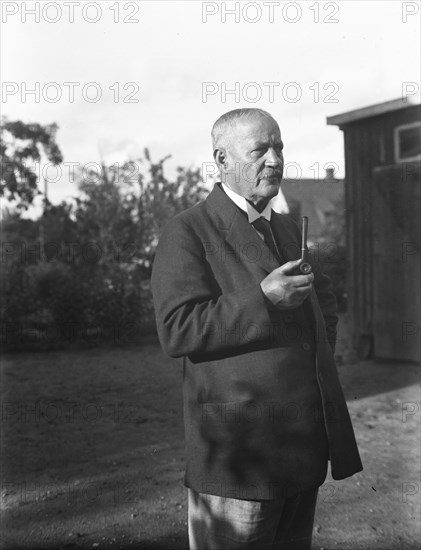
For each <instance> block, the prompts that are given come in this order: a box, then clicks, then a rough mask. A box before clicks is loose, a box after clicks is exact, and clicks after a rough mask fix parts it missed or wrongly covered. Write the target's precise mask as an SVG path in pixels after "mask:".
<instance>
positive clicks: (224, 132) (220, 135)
mask: <svg viewBox="0 0 421 550" xmlns="http://www.w3.org/2000/svg"><path fill="white" fill-rule="evenodd" d="M260 117H265V118H269V119H270V120H273V122H275V124H276V125H277V122H276V120H275V119H274V118H273V116H272V115H271V114H269V113H268V112H267V111H264V110H263V109H256V108H248V109H234V110H233V111H228V112H227V113H224V114H223V115H222V116H220V117H219V118H218V120H217V121H216V122H215V124H214V125H213V127H212V132H211V136H212V146H213V150H214V151H215V149H225V148H226V147H227V145H228V144H229V139H230V136H231V134H232V130H233V128H234V127H235V124H236V123H237V122H238V120H240V119H242V120H256V119H258V118H260Z"/></svg>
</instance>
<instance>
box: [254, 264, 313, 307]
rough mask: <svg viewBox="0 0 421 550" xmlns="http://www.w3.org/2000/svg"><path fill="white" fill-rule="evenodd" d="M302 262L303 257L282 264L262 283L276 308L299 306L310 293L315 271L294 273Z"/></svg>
mask: <svg viewBox="0 0 421 550" xmlns="http://www.w3.org/2000/svg"><path fill="white" fill-rule="evenodd" d="M301 262H302V259H299V260H295V261H293V262H287V263H286V264H284V265H281V267H278V268H276V269H274V270H273V271H272V273H269V275H268V276H267V277H266V279H263V281H262V282H261V283H260V286H261V288H262V291H263V293H264V295H265V296H266V298H267V299H268V300H269V301H270V302H271V303H272V304H273V305H274V306H275V307H276V308H278V309H294V308H297V307H299V306H300V305H301V304H302V303H303V301H304V300H305V299H306V298H307V296H308V295H309V294H310V291H311V287H312V282H313V279H314V275H313V273H308V274H307V275H293V272H294V271H296V269H297V268H298V267H299V265H300V263H301Z"/></svg>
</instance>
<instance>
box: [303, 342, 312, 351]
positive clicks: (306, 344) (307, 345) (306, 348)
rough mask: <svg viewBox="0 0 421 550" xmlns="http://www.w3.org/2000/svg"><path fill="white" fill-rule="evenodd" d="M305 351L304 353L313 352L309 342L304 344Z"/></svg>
mask: <svg viewBox="0 0 421 550" xmlns="http://www.w3.org/2000/svg"><path fill="white" fill-rule="evenodd" d="M303 350H304V351H310V350H311V346H310V344H309V343H308V342H304V344H303Z"/></svg>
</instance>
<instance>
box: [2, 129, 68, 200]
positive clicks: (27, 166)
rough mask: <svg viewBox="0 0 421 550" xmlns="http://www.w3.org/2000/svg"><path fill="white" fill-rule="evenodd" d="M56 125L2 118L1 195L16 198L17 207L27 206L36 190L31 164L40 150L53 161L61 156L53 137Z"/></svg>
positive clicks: (60, 159) (37, 156)
mask: <svg viewBox="0 0 421 550" xmlns="http://www.w3.org/2000/svg"><path fill="white" fill-rule="evenodd" d="M57 128H58V127H57V125H56V124H49V125H46V126H42V125H41V124H36V123H31V124H25V123H24V122H21V121H20V120H17V121H8V120H7V119H3V120H2V124H1V134H0V163H1V174H0V196H4V197H6V199H8V200H11V201H17V208H19V209H26V208H28V206H29V205H30V204H32V202H33V200H34V198H35V196H36V195H38V194H39V191H38V188H37V175H36V173H35V171H34V166H35V164H36V163H39V162H40V160H41V154H42V153H43V154H44V155H45V156H46V158H47V159H48V160H49V161H50V162H52V163H53V164H58V163H60V162H62V160H63V156H62V154H61V151H60V149H59V147H58V145H57V143H56V139H55V138H56V132H57Z"/></svg>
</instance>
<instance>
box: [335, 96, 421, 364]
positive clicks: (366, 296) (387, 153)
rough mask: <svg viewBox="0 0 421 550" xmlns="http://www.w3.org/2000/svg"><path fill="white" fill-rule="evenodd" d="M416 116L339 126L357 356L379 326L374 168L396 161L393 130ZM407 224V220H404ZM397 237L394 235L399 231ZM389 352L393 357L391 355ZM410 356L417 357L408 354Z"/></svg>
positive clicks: (415, 110)
mask: <svg viewBox="0 0 421 550" xmlns="http://www.w3.org/2000/svg"><path fill="white" fill-rule="evenodd" d="M420 114H421V106H419V105H415V106H408V108H406V109H401V110H398V111H395V112H389V113H385V114H382V115H379V116H375V117H370V118H367V119H362V120H358V121H355V122H352V123H349V124H345V125H343V126H342V127H341V129H342V130H343V131H344V141H345V164H346V179H345V181H346V184H345V199H346V217H347V248H348V254H349V266H348V267H349V269H348V274H349V278H348V290H349V304H350V312H351V317H352V327H353V343H354V345H355V346H356V347H359V348H360V351H361V355H362V356H367V355H368V354H369V353H370V352H373V351H374V352H375V339H376V334H375V327H377V328H378V327H379V322H378V319H375V317H374V316H375V311H374V300H375V294H376V292H375V290H376V288H377V286H376V285H378V284H379V281H377V280H376V276H375V274H374V271H373V269H374V252H375V250H374V246H373V235H374V233H375V231H374V229H375V228H376V231H378V230H379V228H382V225H384V224H385V223H386V220H385V219H384V215H385V212H384V210H382V209H376V210H374V209H373V205H374V201H377V200H378V194H377V192H376V191H375V170H378V169H379V168H381V167H384V168H386V167H387V166H391V165H393V164H394V163H395V159H394V129H395V128H396V127H397V126H400V125H401V124H407V123H410V122H414V121H417V120H419V119H420ZM399 166H400V165H398V168H399ZM395 173H396V171H395ZM419 183H420V178H419V176H418V180H417V184H416V185H418V186H419ZM396 185H397V186H399V185H402V182H401V180H399V179H398V180H397V181H396ZM416 185H415V189H416ZM412 200H413V201H414V204H412V205H411V208H410V209H409V210H408V216H410V217H413V216H415V217H416V218H418V219H419V217H420V216H421V213H420V199H419V193H418V195H417V191H414V196H413V199H412ZM408 223H412V222H409V220H408ZM385 230H386V227H385ZM389 230H390V228H389ZM397 234H398V235H399V233H397ZM411 239H412V240H414V239H415V240H416V242H417V243H418V246H419V235H417V234H415V235H412V236H411ZM395 245H396V243H395ZM396 246H397V245H396ZM418 254H419V253H418ZM393 255H394V252H393V253H392V256H393ZM418 257H419V255H418ZM390 261H392V260H390ZM390 272H392V270H391V271H390ZM390 282H391V288H392V286H393V285H399V284H400V282H399V281H392V280H391V281H390ZM402 285H403V286H404V288H405V289H406V290H405V291H402V292H407V293H413V288H414V287H413V285H409V287H408V288H406V287H405V285H404V282H402ZM407 300H409V302H408V301H407ZM413 300H414V296H413V295H412V303H413ZM404 302H407V303H410V302H411V296H406V298H405V299H404ZM377 306H378V304H377ZM376 315H379V310H378V309H376ZM396 315H397V316H402V315H404V316H405V313H404V312H402V311H401V310H399V311H398V310H397V311H396ZM411 315H412V314H411ZM401 320H402V319H401ZM378 329H379V328H378ZM370 348H371V349H370ZM400 353H401V352H400V351H398V350H395V352H394V351H392V350H390V351H389V352H388V354H389V356H390V357H389V358H396V359H400V358H402V357H400V356H399V355H397V354H400ZM394 354H395V355H397V356H396V357H394ZM411 358H412V359H414V360H416V359H417V357H414V356H413V353H412V355H411Z"/></svg>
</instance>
